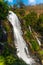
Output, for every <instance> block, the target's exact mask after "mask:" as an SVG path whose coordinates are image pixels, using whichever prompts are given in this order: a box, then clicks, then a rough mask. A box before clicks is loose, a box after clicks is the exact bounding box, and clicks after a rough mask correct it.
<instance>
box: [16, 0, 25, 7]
mask: <svg viewBox="0 0 43 65" xmlns="http://www.w3.org/2000/svg"><path fill="white" fill-rule="evenodd" d="M16 1H17V6H18V7H20V8H23V7H24V6H25V5H24V3H23V0H16Z"/></svg>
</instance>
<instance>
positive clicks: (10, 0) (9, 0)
mask: <svg viewBox="0 0 43 65" xmlns="http://www.w3.org/2000/svg"><path fill="white" fill-rule="evenodd" d="M5 1H8V2H11V3H12V2H13V0H5Z"/></svg>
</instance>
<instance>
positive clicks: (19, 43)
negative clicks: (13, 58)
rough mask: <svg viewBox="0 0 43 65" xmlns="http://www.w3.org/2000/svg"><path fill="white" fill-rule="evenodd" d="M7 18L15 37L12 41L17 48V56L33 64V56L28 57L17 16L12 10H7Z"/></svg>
mask: <svg viewBox="0 0 43 65" xmlns="http://www.w3.org/2000/svg"><path fill="white" fill-rule="evenodd" d="M7 18H8V20H9V22H10V23H11V24H12V26H13V31H14V37H15V40H14V42H15V46H16V48H17V56H18V57H19V58H21V59H23V61H25V62H26V63H27V64H30V65H32V64H34V63H35V61H34V59H33V58H31V57H30V55H29V51H28V48H27V45H26V42H25V41H24V39H23V37H22V31H21V26H20V21H19V20H18V17H17V16H16V14H14V13H13V12H12V11H9V15H8V17H7Z"/></svg>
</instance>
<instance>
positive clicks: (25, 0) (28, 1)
mask: <svg viewBox="0 0 43 65" xmlns="http://www.w3.org/2000/svg"><path fill="white" fill-rule="evenodd" d="M5 1H8V3H9V4H11V5H13V4H15V3H16V1H19V0H5ZM22 1H23V3H24V4H25V5H35V4H40V3H43V0H22Z"/></svg>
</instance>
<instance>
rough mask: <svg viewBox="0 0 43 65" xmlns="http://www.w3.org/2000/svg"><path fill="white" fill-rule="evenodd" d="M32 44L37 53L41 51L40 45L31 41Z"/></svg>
mask: <svg viewBox="0 0 43 65" xmlns="http://www.w3.org/2000/svg"><path fill="white" fill-rule="evenodd" d="M30 43H31V45H32V48H33V50H34V51H37V50H39V49H40V47H39V45H38V43H37V41H36V40H31V41H30Z"/></svg>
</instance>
